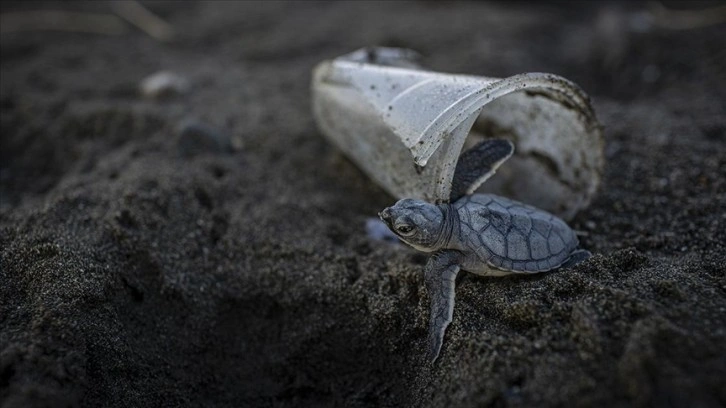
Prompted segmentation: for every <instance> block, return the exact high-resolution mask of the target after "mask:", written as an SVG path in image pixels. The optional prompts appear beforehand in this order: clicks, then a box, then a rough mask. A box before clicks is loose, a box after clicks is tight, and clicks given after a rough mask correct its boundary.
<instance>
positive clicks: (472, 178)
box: [449, 139, 514, 203]
mask: <svg viewBox="0 0 726 408" xmlns="http://www.w3.org/2000/svg"><path fill="white" fill-rule="evenodd" d="M512 153H514V144H512V142H510V141H509V140H505V139H489V140H484V141H482V142H479V143H477V144H476V145H474V147H472V148H471V149H469V150H467V151H465V152H464V153H463V154H462V155H461V157H459V161H458V163H457V164H456V170H454V179H453V180H452V181H451V194H450V195H449V202H452V203H453V202H455V201H456V200H458V199H460V198H461V197H463V196H465V195H467V194H472V193H473V192H474V191H475V190H476V189H477V188H479V186H481V185H482V183H484V182H485V181H486V180H487V179H488V178H489V177H491V176H492V175H493V174H494V173H495V172H496V170H497V168H498V167H499V166H500V165H501V164H502V163H504V162H505V161H506V160H507V159H508V158H509V157H510V156H511V155H512Z"/></svg>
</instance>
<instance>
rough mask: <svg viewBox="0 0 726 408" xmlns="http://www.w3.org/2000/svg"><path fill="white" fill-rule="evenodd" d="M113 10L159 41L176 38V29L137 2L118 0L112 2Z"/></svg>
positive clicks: (133, 0)
mask: <svg viewBox="0 0 726 408" xmlns="http://www.w3.org/2000/svg"><path fill="white" fill-rule="evenodd" d="M111 9H113V11H114V12H115V13H116V14H118V15H119V16H121V17H123V18H124V19H126V20H127V21H128V22H129V23H131V24H133V25H135V26H136V27H138V28H140V29H141V30H143V31H144V32H145V33H146V34H148V35H150V36H151V37H153V38H155V39H157V40H159V41H170V40H172V39H173V38H174V27H172V26H171V24H169V23H167V22H166V21H164V20H162V19H161V18H160V17H159V16H157V15H156V14H154V13H152V12H151V11H149V9H147V8H146V7H144V6H143V5H142V4H141V3H139V2H138V1H135V0H117V1H112V2H111Z"/></svg>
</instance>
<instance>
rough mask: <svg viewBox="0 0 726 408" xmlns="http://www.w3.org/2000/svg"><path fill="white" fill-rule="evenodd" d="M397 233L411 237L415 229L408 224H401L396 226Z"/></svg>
mask: <svg viewBox="0 0 726 408" xmlns="http://www.w3.org/2000/svg"><path fill="white" fill-rule="evenodd" d="M396 231H398V233H400V234H401V235H410V234H411V233H412V232H413V227H412V226H410V225H408V224H401V225H397V226H396Z"/></svg>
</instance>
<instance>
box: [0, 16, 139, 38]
mask: <svg viewBox="0 0 726 408" xmlns="http://www.w3.org/2000/svg"><path fill="white" fill-rule="evenodd" d="M127 29H128V26H127V25H126V23H124V21H123V20H121V19H120V18H118V17H117V16H114V15H113V14H100V13H88V12H80V11H56V10H37V11H14V12H10V13H2V14H0V32H3V33H10V32H18V31H43V30H50V31H75V32H85V33H94V34H107V35H119V34H124V33H126V32H127Z"/></svg>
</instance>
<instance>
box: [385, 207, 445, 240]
mask: <svg viewBox="0 0 726 408" xmlns="http://www.w3.org/2000/svg"><path fill="white" fill-rule="evenodd" d="M378 216H379V217H380V218H381V220H383V222H385V223H386V225H388V228H390V229H391V231H393V233H394V234H396V236H398V237H399V238H400V239H401V240H402V241H403V242H405V243H407V244H409V245H411V246H412V247H414V248H416V249H418V250H419V251H424V252H433V251H436V250H438V249H439V246H440V242H439V241H440V237H441V232H442V227H443V223H444V214H443V212H442V211H441V209H440V208H439V207H438V206H436V205H433V204H429V203H427V202H425V201H421V200H414V199H411V198H405V199H403V200H400V201H399V202H397V203H396V204H394V205H393V206H392V207H388V208H386V209H385V210H383V211H381V212H380V213H378Z"/></svg>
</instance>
